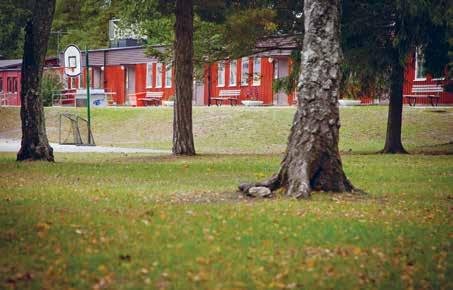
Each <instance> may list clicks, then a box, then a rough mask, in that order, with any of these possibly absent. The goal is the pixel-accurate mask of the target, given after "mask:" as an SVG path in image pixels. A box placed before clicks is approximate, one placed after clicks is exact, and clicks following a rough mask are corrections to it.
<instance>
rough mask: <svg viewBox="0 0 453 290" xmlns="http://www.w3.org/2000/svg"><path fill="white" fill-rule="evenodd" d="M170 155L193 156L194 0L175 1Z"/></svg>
mask: <svg viewBox="0 0 453 290" xmlns="http://www.w3.org/2000/svg"><path fill="white" fill-rule="evenodd" d="M175 32H176V42H175V67H176V72H175V83H176V101H175V105H174V113H173V149H172V150H173V154H175V155H195V146H194V141H193V132H192V94H193V90H192V86H193V83H192V82H193V62H192V58H193V0H177V1H176V23H175Z"/></svg>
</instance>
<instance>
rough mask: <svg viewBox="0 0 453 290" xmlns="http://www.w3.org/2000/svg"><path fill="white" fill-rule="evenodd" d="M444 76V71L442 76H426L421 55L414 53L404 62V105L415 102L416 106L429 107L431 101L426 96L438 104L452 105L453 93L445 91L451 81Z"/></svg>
mask: <svg viewBox="0 0 453 290" xmlns="http://www.w3.org/2000/svg"><path fill="white" fill-rule="evenodd" d="M446 76H447V72H446V71H445V73H444V75H443V76H432V75H430V74H426V73H425V69H424V58H423V54H422V53H421V52H420V50H417V51H415V52H414V53H412V54H411V56H410V57H409V58H408V60H407V62H406V69H405V72H404V83H403V96H404V103H405V104H409V102H412V104H413V102H414V101H416V104H422V105H431V101H432V100H431V99H430V98H428V97H427V96H435V97H436V100H435V101H436V102H438V103H439V104H453V92H450V91H446V85H447V84H450V85H451V84H453V80H449V79H448V78H447V77H446ZM410 96H414V97H410ZM437 96H438V98H437Z"/></svg>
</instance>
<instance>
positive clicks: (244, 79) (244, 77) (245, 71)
mask: <svg viewBox="0 0 453 290" xmlns="http://www.w3.org/2000/svg"><path fill="white" fill-rule="evenodd" d="M244 66H246V67H245V68H244ZM248 84H249V58H248V57H243V58H242V59H241V86H248Z"/></svg>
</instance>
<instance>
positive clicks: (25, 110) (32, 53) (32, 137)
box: [17, 0, 55, 161]
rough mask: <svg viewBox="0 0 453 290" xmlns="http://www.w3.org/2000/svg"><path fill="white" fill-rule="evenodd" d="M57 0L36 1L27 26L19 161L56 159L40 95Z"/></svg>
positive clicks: (21, 97)
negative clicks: (47, 131) (47, 132)
mask: <svg viewBox="0 0 453 290" xmlns="http://www.w3.org/2000/svg"><path fill="white" fill-rule="evenodd" d="M54 11H55V0H39V1H34V5H33V10H32V16H31V17H30V19H29V20H28V21H27V24H26V27H25V43H24V56H23V62H22V73H21V94H20V99H21V108H20V116H21V120H22V142H21V148H20V150H19V152H18V153H17V160H18V161H23V160H47V161H54V156H53V149H52V147H50V145H49V141H48V139H47V135H46V124H45V118H44V108H43V104H42V99H41V96H40V88H41V79H42V74H43V68H44V65H45V61H46V53H47V43H48V41H49V36H50V29H51V26H52V19H53V15H54Z"/></svg>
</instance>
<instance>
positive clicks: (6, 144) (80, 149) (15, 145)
mask: <svg viewBox="0 0 453 290" xmlns="http://www.w3.org/2000/svg"><path fill="white" fill-rule="evenodd" d="M50 146H52V148H53V150H54V152H61V153H158V154H170V153H171V152H170V151H169V150H156V149H145V148H122V147H107V146H75V145H60V144H56V143H50ZM19 148H20V141H19V140H12V139H0V152H17V151H19Z"/></svg>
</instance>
